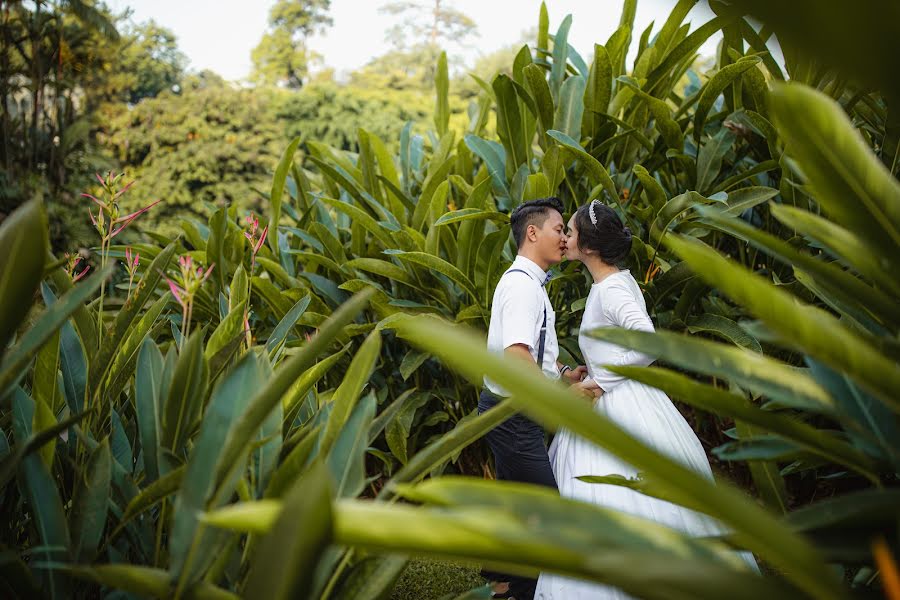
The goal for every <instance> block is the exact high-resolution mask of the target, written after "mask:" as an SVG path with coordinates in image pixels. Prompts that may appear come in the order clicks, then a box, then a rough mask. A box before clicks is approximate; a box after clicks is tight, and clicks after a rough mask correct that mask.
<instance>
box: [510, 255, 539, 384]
mask: <svg viewBox="0 0 900 600" xmlns="http://www.w3.org/2000/svg"><path fill="white" fill-rule="evenodd" d="M506 273H525V275H528V278H529V279H534V277H532V276H531V274H529V273H528V271H523V270H522V269H510V270H509V271H507V272H506ZM506 273H504V275H506ZM541 301H542V302H543V298H542V299H541ZM546 341H547V305H546V304H544V322H543V323H541V338H540V341H539V342H538V367H539V368H540V369H541V371H543V370H544V342H546Z"/></svg>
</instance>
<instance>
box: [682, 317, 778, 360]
mask: <svg viewBox="0 0 900 600" xmlns="http://www.w3.org/2000/svg"><path fill="white" fill-rule="evenodd" d="M688 331H690V332H691V333H697V332H704V333H711V334H713V335H716V336H718V337H720V338H722V339H724V340H727V341H729V342H731V343H732V344H734V345H735V346H741V347H743V348H746V349H747V350H752V351H754V352H759V353H762V346H760V344H759V341H758V340H757V339H756V338H755V337H753V336H752V335H750V334H749V333H747V331H746V330H744V329H743V328H742V327H741V326H740V325H738V324H737V323H735V322H734V321H732V320H731V319H729V318H727V317H723V316H721V315H716V314H713V313H704V314H702V315H699V316H697V317H692V318H691V319H689V320H688Z"/></svg>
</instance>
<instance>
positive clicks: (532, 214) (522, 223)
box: [509, 196, 563, 248]
mask: <svg viewBox="0 0 900 600" xmlns="http://www.w3.org/2000/svg"><path fill="white" fill-rule="evenodd" d="M551 210H555V211H556V212H558V213H559V214H560V216H562V212H563V205H562V202H561V201H560V199H559V198H557V197H556V196H551V197H550V198H538V199H537V200H529V201H528V202H523V203H522V204H520V205H519V206H517V207H516V209H515V210H514V211H512V214H510V215H509V225H510V227H511V228H512V234H513V239H515V240H516V247H517V248H521V247H522V242H524V241H525V231H526V230H527V229H528V226H529V225H535V226H536V227H543V225H544V221H546V220H547V217H549V216H550V211H551Z"/></svg>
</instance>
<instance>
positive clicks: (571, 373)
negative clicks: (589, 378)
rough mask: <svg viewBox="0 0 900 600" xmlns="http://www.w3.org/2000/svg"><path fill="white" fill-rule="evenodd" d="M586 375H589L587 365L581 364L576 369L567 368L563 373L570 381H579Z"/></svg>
mask: <svg viewBox="0 0 900 600" xmlns="http://www.w3.org/2000/svg"><path fill="white" fill-rule="evenodd" d="M585 375H587V367H586V366H584V365H579V366H577V367H575V368H574V369H566V372H565V373H563V375H562V376H563V377H564V378H565V379H566V380H567V381H568V382H569V383H570V384H572V383H578V382H580V381H581V380H582V379H584V377H585Z"/></svg>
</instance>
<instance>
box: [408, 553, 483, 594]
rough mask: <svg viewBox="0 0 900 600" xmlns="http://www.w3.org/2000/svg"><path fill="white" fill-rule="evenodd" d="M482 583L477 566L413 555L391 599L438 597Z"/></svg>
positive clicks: (459, 591) (460, 591)
mask: <svg viewBox="0 0 900 600" xmlns="http://www.w3.org/2000/svg"><path fill="white" fill-rule="evenodd" d="M485 583H487V582H486V581H485V580H484V579H483V578H482V577H481V575H480V574H479V573H478V567H475V566H472V565H469V564H460V563H449V562H443V561H437V560H427V559H417V558H414V559H412V560H410V561H409V565H408V566H407V567H406V569H405V570H404V571H403V574H402V575H401V576H400V580H399V581H398V582H397V585H395V586H394V591H393V592H392V593H391V600H438V598H443V597H445V596H447V595H449V594H453V596H455V595H458V594H462V593H463V592H467V591H469V590H471V589H473V588H476V587H479V586H482V585H484V584H485ZM453 596H450V597H451V598H452V597H453Z"/></svg>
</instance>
